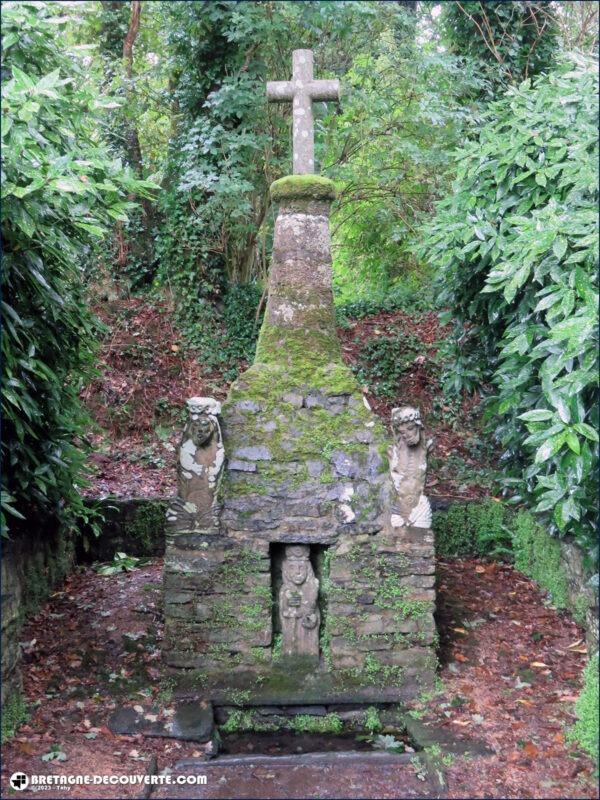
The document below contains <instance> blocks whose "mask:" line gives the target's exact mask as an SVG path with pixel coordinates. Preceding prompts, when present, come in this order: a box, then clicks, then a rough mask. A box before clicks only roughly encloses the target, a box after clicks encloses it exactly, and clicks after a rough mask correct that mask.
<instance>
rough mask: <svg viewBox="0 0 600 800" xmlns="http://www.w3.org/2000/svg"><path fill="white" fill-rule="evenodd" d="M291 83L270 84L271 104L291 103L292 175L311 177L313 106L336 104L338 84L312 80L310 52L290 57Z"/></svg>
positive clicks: (313, 156) (338, 91)
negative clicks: (320, 103) (328, 101)
mask: <svg viewBox="0 0 600 800" xmlns="http://www.w3.org/2000/svg"><path fill="white" fill-rule="evenodd" d="M292 66H293V69H292V80H291V81H269V82H268V83H267V99H268V101H269V102H270V103H286V102H287V103H290V102H291V103H292V104H293V105H292V109H293V114H294V135H293V144H294V175H311V174H312V173H314V171H315V129H314V124H313V113H312V104H313V101H315V100H339V96H340V82H339V81H337V80H327V81H315V80H313V53H312V50H294V52H293V53H292Z"/></svg>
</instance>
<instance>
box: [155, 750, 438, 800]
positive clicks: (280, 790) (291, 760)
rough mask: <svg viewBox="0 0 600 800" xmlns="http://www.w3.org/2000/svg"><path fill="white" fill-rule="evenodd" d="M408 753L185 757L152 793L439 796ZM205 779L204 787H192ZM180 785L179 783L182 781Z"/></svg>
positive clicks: (272, 799) (198, 799)
mask: <svg viewBox="0 0 600 800" xmlns="http://www.w3.org/2000/svg"><path fill="white" fill-rule="evenodd" d="M410 759H411V756H409V755H408V754H398V755H394V754H390V753H377V752H373V753H369V752H366V753H365V752H359V751H347V752H330V753H304V754H302V755H290V756H256V755H252V756H249V755H248V756H247V755H243V756H222V757H219V758H217V759H215V760H213V761H209V762H206V761H201V760H198V759H183V760H182V761H179V762H178V763H177V764H175V766H174V768H173V770H172V772H171V773H170V775H171V781H172V783H171V785H169V786H166V785H165V786H159V787H157V788H155V789H153V791H152V794H151V797H152V799H153V800H154V798H156V799H157V800H166V798H172V799H173V800H179V799H181V800H183V798H186V800H208V799H209V798H214V800H221V798H223V800H225V799H227V800H231V798H239V799H240V800H245V799H246V798H256V799H257V800H258V798H261V800H279V798H286V800H295V799H296V798H324V799H328V798H332V799H338V798H339V799H341V798H347V799H348V800H350V798H365V800H371V798H373V799H374V798H398V797H402V798H439V797H443V796H444V794H443V793H444V790H443V789H442V788H441V787H440V785H439V784H436V782H435V781H434V780H432V779H431V778H430V777H425V778H424V779H423V777H422V778H421V779H419V778H418V777H417V773H416V770H415V769H414V768H413V765H412V764H411V763H410ZM201 776H206V783H205V784H199V783H194V784H192V783H189V782H188V781H189V780H196V779H197V778H199V777H201ZM179 781H181V782H179Z"/></svg>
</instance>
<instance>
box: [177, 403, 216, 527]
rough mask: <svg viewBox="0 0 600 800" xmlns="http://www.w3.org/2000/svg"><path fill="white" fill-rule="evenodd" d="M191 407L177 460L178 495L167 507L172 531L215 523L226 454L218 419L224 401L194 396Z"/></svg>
mask: <svg viewBox="0 0 600 800" xmlns="http://www.w3.org/2000/svg"><path fill="white" fill-rule="evenodd" d="M187 407H188V420H187V423H186V426H185V428H184V430H183V436H182V438H181V443H180V445H179V458H178V462H177V490H178V491H177V495H178V496H177V497H176V498H175V500H174V501H173V502H172V503H171V505H170V506H169V508H168V510H167V530H168V531H169V532H171V533H181V532H184V531H195V530H205V529H207V528H210V527H212V526H213V524H214V510H215V506H216V492H217V487H218V484H219V478H220V476H221V470H222V468H223V461H224V458H225V451H224V449H223V439H222V436H221V428H220V425H219V420H218V415H219V414H220V413H221V404H220V403H219V402H217V401H216V400H214V399H213V398H212V397H192V398H191V399H190V400H188V401H187Z"/></svg>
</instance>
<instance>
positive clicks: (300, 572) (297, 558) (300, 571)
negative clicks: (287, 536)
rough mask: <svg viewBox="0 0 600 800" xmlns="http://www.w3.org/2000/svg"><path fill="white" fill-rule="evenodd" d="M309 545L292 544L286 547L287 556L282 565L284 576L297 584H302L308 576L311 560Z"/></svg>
mask: <svg viewBox="0 0 600 800" xmlns="http://www.w3.org/2000/svg"><path fill="white" fill-rule="evenodd" d="M309 552H310V550H309V547H308V545H301V544H292V545H288V546H287V547H286V548H285V557H284V559H283V563H282V565H281V568H282V572H283V575H284V577H285V578H286V579H287V580H289V581H291V582H292V583H294V584H295V585H296V586H302V584H303V583H304V581H305V580H306V579H307V578H308V569H309V566H310V562H309V560H308V554H309Z"/></svg>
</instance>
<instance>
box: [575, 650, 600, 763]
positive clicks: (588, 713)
mask: <svg viewBox="0 0 600 800" xmlns="http://www.w3.org/2000/svg"><path fill="white" fill-rule="evenodd" d="M575 711H576V712H577V716H578V718H579V719H578V720H577V722H576V723H575V725H574V726H573V728H572V729H571V730H570V731H569V738H570V739H571V741H576V742H578V743H579V745H580V746H581V747H582V748H583V749H584V750H585V751H586V752H588V753H589V754H590V756H591V757H592V758H593V759H594V761H595V763H596V767H598V764H599V760H598V741H599V739H600V732H599V730H598V716H599V714H600V710H599V707H598V653H595V654H594V655H593V656H592V657H591V658H590V660H589V661H588V663H587V665H586V668H585V670H584V672H583V690H582V692H581V694H580V696H579V699H578V700H577V703H576V704H575Z"/></svg>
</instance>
